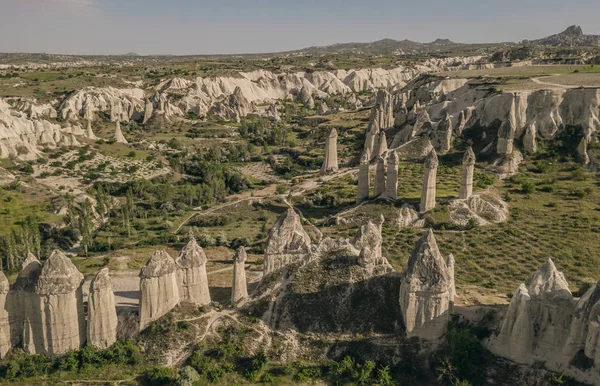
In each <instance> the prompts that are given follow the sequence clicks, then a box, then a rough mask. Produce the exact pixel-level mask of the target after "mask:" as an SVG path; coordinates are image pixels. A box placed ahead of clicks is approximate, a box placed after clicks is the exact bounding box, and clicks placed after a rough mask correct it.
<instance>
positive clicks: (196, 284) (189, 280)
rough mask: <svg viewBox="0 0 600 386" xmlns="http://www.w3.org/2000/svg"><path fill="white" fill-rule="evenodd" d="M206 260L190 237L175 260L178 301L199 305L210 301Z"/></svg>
mask: <svg viewBox="0 0 600 386" xmlns="http://www.w3.org/2000/svg"><path fill="white" fill-rule="evenodd" d="M206 261H207V259H206V254H205V253H204V250H203V249H202V247H200V246H199V245H198V243H197V242H196V239H195V238H193V237H192V238H191V239H190V241H189V242H188V243H187V245H186V246H185V247H183V249H182V250H181V253H180V254H179V256H178V257H177V259H176V260H175V263H176V265H177V280H178V286H179V299H180V301H183V302H190V303H194V304H197V305H199V306H203V305H206V304H209V303H210V300H211V299H210V291H209V288H208V277H207V275H206Z"/></svg>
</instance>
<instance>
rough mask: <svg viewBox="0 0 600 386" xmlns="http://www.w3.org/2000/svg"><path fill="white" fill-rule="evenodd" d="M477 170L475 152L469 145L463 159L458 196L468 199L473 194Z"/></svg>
mask: <svg viewBox="0 0 600 386" xmlns="http://www.w3.org/2000/svg"><path fill="white" fill-rule="evenodd" d="M474 170H475V153H473V149H472V148H471V147H470V146H469V147H468V148H467V151H466V152H465V155H464V156H463V160H462V175H461V177H460V190H459V191H458V198H459V199H461V200H466V199H467V198H469V197H471V194H473V171H474Z"/></svg>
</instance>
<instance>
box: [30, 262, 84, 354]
mask: <svg viewBox="0 0 600 386" xmlns="http://www.w3.org/2000/svg"><path fill="white" fill-rule="evenodd" d="M82 284H83V275H82V274H81V273H80V272H79V271H78V270H77V268H76V267H75V266H74V265H73V263H72V262H71V259H69V258H68V257H67V256H66V255H65V254H64V253H63V252H61V251H58V250H55V251H54V252H52V254H51V255H50V257H49V258H48V260H46V261H45V262H44V265H43V266H42V269H41V271H40V274H39V277H38V280H37V282H36V284H35V293H34V296H32V297H31V301H32V302H31V303H32V304H31V305H32V307H31V310H28V313H29V311H30V312H31V314H32V315H31V318H30V319H29V323H28V324H29V326H27V327H28V328H29V329H30V331H28V332H27V334H26V335H29V334H30V338H31V339H26V340H25V342H24V349H25V351H26V352H27V353H29V354H45V355H50V356H56V355H61V354H64V353H66V352H68V351H71V350H78V349H79V348H81V347H82V346H83V345H84V344H85V341H86V322H85V315H84V312H83V291H82V288H81V287H82Z"/></svg>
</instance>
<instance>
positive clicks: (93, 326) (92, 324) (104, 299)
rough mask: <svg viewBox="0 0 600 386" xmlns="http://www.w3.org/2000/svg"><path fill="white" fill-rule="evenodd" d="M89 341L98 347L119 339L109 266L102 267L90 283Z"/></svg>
mask: <svg viewBox="0 0 600 386" xmlns="http://www.w3.org/2000/svg"><path fill="white" fill-rule="evenodd" d="M87 341H88V343H89V344H92V345H94V346H96V347H98V348H107V347H110V346H111V345H112V344H113V343H115V342H116V341H117V309H116V306H115V295H114V293H113V289H112V284H111V282H110V276H109V274H108V268H103V269H101V270H100V272H98V274H96V276H95V277H94V279H92V282H91V283H90V292H89V297H88V325H87Z"/></svg>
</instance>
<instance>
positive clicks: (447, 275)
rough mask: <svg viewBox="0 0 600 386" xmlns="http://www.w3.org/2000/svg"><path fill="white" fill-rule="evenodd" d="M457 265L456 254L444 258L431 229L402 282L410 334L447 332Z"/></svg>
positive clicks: (402, 303)
mask: <svg viewBox="0 0 600 386" xmlns="http://www.w3.org/2000/svg"><path fill="white" fill-rule="evenodd" d="M449 265H450V267H449ZM453 268H454V257H448V258H446V259H444V258H443V257H442V255H441V253H440V251H439V249H438V246H437V243H436V241H435V236H434V235H433V232H432V230H431V229H429V230H427V231H426V232H425V234H424V235H423V237H421V239H420V240H419V241H417V244H416V245H415V247H414V248H413V250H412V253H411V255H410V257H409V259H408V263H407V265H406V267H405V269H404V272H403V280H402V284H401V285H400V309H401V311H402V317H403V319H404V325H405V327H406V333H407V334H408V336H418V337H421V338H423V339H436V338H438V337H440V336H441V335H442V334H443V333H444V332H445V329H446V325H447V323H448V316H449V312H450V311H451V307H452V305H453V303H454V298H453V296H454V294H455V292H456V290H455V286H454V272H453ZM451 270H452V272H451Z"/></svg>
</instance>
